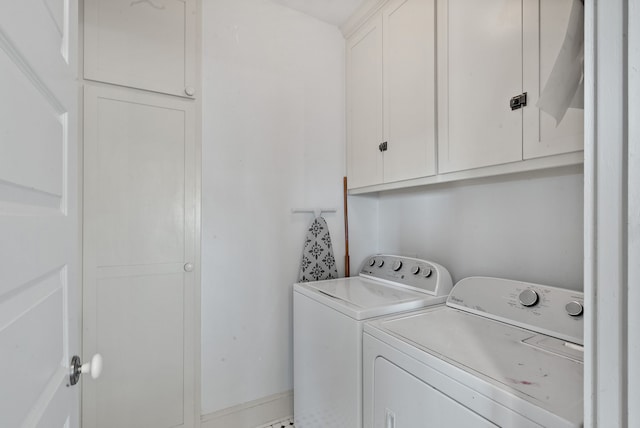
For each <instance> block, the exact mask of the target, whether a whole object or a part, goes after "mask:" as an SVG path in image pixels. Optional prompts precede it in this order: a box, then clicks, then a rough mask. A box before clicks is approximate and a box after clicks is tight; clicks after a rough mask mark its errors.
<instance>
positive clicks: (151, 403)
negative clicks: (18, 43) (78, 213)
mask: <svg viewBox="0 0 640 428" xmlns="http://www.w3.org/2000/svg"><path fill="white" fill-rule="evenodd" d="M84 137H85V138H84V144H85V146H84V166H85V179H84V258H83V266H84V269H83V276H84V281H83V282H84V287H83V302H84V305H83V310H84V315H83V332H84V334H83V347H84V351H85V352H84V355H92V354H93V353H95V352H100V353H101V354H102V355H103V356H104V360H105V362H108V364H105V367H104V372H103V373H102V376H101V377H100V379H99V381H98V382H88V383H85V384H84V385H83V387H82V393H83V400H82V404H83V411H82V417H83V424H82V425H83V426H84V427H87V428H112V427H119V428H134V427H155V428H169V427H172V428H178V427H182V428H186V427H193V426H194V424H195V420H194V417H195V412H194V411H193V410H194V409H195V408H196V406H195V401H194V400H195V396H196V391H195V388H194V386H195V371H194V366H195V364H194V363H195V361H196V354H195V339H196V338H195V336H194V332H195V331H196V324H195V321H196V320H197V315H196V314H197V308H196V306H195V300H196V293H197V288H196V286H197V278H196V272H197V270H194V266H193V263H194V256H195V251H196V245H197V237H196V224H195V215H196V203H197V196H196V175H195V173H196V155H195V149H196V148H195V116H194V105H193V102H192V101H188V100H181V99H178V98H175V97H165V96H160V95H157V94H146V93H141V92H137V91H129V90H124V89H121V88H116V89H114V88H111V87H91V86H87V87H86V89H85V135H84Z"/></svg>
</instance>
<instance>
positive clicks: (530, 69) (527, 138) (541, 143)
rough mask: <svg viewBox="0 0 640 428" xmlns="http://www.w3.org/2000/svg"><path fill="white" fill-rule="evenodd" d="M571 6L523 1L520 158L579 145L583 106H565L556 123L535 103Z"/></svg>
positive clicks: (567, 0)
mask: <svg viewBox="0 0 640 428" xmlns="http://www.w3.org/2000/svg"><path fill="white" fill-rule="evenodd" d="M571 6H572V0H561V1H559V0H526V1H525V2H524V8H525V9H524V13H523V17H524V32H523V35H524V39H523V45H524V58H523V61H524V70H523V71H524V74H523V78H524V88H525V90H526V91H527V95H528V98H529V100H528V101H529V106H527V107H526V108H524V109H523V114H524V132H523V138H524V142H523V148H524V153H523V154H524V159H532V158H538V157H543V156H549V155H555V154H560V153H569V152H575V151H580V150H582V149H583V141H584V127H583V123H584V109H582V108H569V110H567V113H566V115H565V116H564V118H563V119H562V121H561V122H560V123H559V124H558V125H557V126H556V121H555V119H553V118H552V117H551V116H549V115H548V114H546V113H544V112H542V111H540V110H539V109H538V108H537V107H536V106H535V105H536V103H537V102H538V97H539V95H540V93H541V92H542V89H543V88H544V84H545V83H546V82H547V80H548V79H549V75H550V74H551V70H552V69H553V66H554V64H555V60H556V57H557V55H558V52H560V48H561V46H562V44H563V41H564V37H565V32H566V30H567V24H568V22H569V14H570V12H571Z"/></svg>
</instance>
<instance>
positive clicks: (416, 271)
mask: <svg viewBox="0 0 640 428" xmlns="http://www.w3.org/2000/svg"><path fill="white" fill-rule="evenodd" d="M411 273H412V274H414V275H417V274H419V273H420V266H414V267H412V268H411Z"/></svg>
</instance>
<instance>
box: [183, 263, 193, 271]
mask: <svg viewBox="0 0 640 428" xmlns="http://www.w3.org/2000/svg"><path fill="white" fill-rule="evenodd" d="M184 271H185V272H191V271H193V264H192V263H185V265H184Z"/></svg>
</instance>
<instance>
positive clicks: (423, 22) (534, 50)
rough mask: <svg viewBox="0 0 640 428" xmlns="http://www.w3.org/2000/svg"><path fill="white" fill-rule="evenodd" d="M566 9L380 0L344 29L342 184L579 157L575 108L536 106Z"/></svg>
mask: <svg viewBox="0 0 640 428" xmlns="http://www.w3.org/2000/svg"><path fill="white" fill-rule="evenodd" d="M572 4H573V2H572V0H485V1H482V2H469V1H466V0H433V1H431V0H390V1H387V2H385V3H384V4H383V5H382V6H379V9H378V10H376V11H372V12H371V13H370V15H371V17H370V18H368V19H364V23H363V24H362V25H360V26H359V28H358V29H357V30H356V31H354V32H353V33H347V36H348V40H347V93H348V97H347V99H348V112H347V114H348V118H347V123H348V139H347V144H348V166H349V167H348V177H349V187H350V189H351V190H355V192H356V193H359V192H366V191H378V190H385V189H390V188H398V187H404V186H412V185H420V184H431V183H437V182H443V181H452V180H460V179H465V178H472V177H479V176H487V175H496V174H504V173H511V172H518V171H525V170H531V169H540V168H548V167H555V166H561V165H568V164H573V163H579V162H581V161H582V155H581V151H582V147H583V129H582V127H583V116H584V114H583V110H582V109H580V108H570V109H569V111H568V112H567V114H566V116H565V117H564V118H563V120H562V121H561V122H560V123H559V124H556V122H555V119H553V118H552V117H551V116H549V115H548V114H546V113H544V112H542V111H541V110H540V109H538V107H537V106H536V103H537V102H538V99H539V96H540V93H541V92H542V90H543V88H544V85H545V83H546V82H547V80H548V79H549V75H550V74H551V70H552V69H553V66H554V64H555V61H556V57H557V55H558V53H559V52H560V51H561V46H562V44H563V41H564V37H565V33H566V30H567V25H568V22H569V15H570V11H571V8H572ZM436 12H437V15H435V14H436ZM436 68H437V70H436ZM381 70H382V71H381ZM524 95H526V106H524V107H522V108H518V109H512V108H511V107H512V106H511V103H510V101H511V99H512V98H513V97H516V96H524ZM576 106H577V105H574V107H576ZM436 160H437V162H436Z"/></svg>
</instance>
